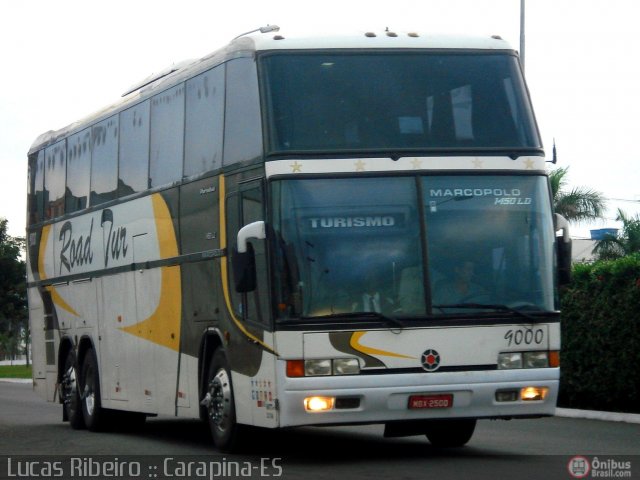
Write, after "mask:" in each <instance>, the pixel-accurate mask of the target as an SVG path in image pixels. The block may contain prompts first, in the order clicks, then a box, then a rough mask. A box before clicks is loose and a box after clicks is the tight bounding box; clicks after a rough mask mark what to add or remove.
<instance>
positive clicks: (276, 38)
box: [29, 27, 513, 154]
mask: <svg viewBox="0 0 640 480" xmlns="http://www.w3.org/2000/svg"><path fill="white" fill-rule="evenodd" d="M259 30H260V29H257V31H256V33H248V34H244V35H241V36H239V37H236V38H234V39H233V40H232V41H231V42H230V43H229V44H227V45H226V46H225V47H223V48H221V49H219V50H216V51H214V52H212V53H210V54H209V55H206V56H204V57H203V58H201V59H198V60H193V61H185V62H181V63H178V64H176V65H173V66H171V67H169V68H166V69H164V70H162V71H160V72H158V74H153V75H151V76H149V77H147V78H146V79H144V80H142V81H140V82H138V83H137V84H135V85H134V86H133V87H131V88H129V89H127V90H126V91H125V93H124V94H123V95H122V97H123V98H122V100H120V101H118V102H116V103H114V104H112V105H109V106H108V107H106V108H103V109H101V110H99V111H97V112H95V113H93V114H92V115H89V116H88V117H86V118H84V119H82V120H79V121H77V122H74V123H72V124H71V125H68V126H66V127H64V128H61V129H59V130H55V131H54V130H49V131H48V132H45V133H43V134H41V135H40V136H38V138H36V140H35V141H34V142H33V144H32V145H31V148H30V149H29V154H31V153H33V152H36V151H38V150H41V149H42V148H44V147H46V146H48V145H51V144H53V143H55V142H57V141H59V140H62V139H63V138H65V137H66V136H68V135H70V134H71V133H75V132H78V131H80V130H83V129H85V128H87V127H89V126H91V125H93V124H94V123H97V122H98V121H101V120H103V119H105V118H108V117H109V116H111V115H113V114H115V113H117V112H119V111H121V110H124V109H125V108H127V107H129V106H133V105H135V104H136V103H139V102H141V101H142V100H144V99H146V98H149V97H150V96H152V95H154V94H156V93H158V92H161V91H163V90H166V89H168V88H171V87H172V86H174V85H176V84H178V83H180V82H183V81H184V80H186V79H188V78H190V77H192V76H195V75H197V74H199V73H201V72H203V71H205V70H207V69H209V68H212V67H214V66H215V65H218V64H220V63H222V62H224V61H226V60H229V59H231V58H236V57H238V56H242V55H243V54H246V55H250V54H252V53H255V52H265V51H278V50H334V49H335V50H337V49H343V50H358V49H363V50H364V49H375V50H393V49H423V50H446V49H454V50H480V51H482V50H484V51H491V50H502V51H513V48H512V47H511V46H510V44H509V43H508V42H506V41H504V40H503V39H502V38H501V37H500V36H498V35H493V36H475V37H471V36H460V35H456V36H454V35H436V34H424V33H420V32H393V31H388V30H385V31H380V32H374V31H369V32H360V33H357V34H351V35H304V36H301V35H287V34H285V33H280V32H279V31H278V30H279V29H278V28H277V27H271V28H270V30H271V31H269V32H268V33H260V32H259Z"/></svg>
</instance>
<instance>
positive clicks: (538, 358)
mask: <svg viewBox="0 0 640 480" xmlns="http://www.w3.org/2000/svg"><path fill="white" fill-rule="evenodd" d="M548 366H549V354H548V353H547V352H524V368H547V367H548Z"/></svg>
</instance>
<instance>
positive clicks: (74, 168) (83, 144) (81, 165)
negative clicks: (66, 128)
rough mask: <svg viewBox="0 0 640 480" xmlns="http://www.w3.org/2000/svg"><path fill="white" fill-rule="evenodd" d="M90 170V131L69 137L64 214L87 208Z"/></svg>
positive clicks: (86, 130)
mask: <svg viewBox="0 0 640 480" xmlns="http://www.w3.org/2000/svg"><path fill="white" fill-rule="evenodd" d="M90 169H91V129H89V128H87V129H85V130H83V131H81V132H80V133H76V134H75V135H71V136H70V137H69V139H68V140H67V189H66V200H65V204H66V207H65V211H66V213H71V212H75V211H78V210H82V209H84V208H87V203H88V200H89V172H90Z"/></svg>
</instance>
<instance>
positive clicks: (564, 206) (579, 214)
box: [549, 167, 606, 222]
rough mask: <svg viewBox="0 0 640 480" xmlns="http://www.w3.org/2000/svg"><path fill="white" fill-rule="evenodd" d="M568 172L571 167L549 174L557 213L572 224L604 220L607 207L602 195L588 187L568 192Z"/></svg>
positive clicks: (558, 169) (576, 188)
mask: <svg viewBox="0 0 640 480" xmlns="http://www.w3.org/2000/svg"><path fill="white" fill-rule="evenodd" d="M568 171H569V167H562V168H557V169H555V170H553V171H551V172H549V181H550V183H551V192H552V194H553V205H554V208H555V211H556V213H559V214H560V215H562V216H563V217H564V218H566V219H567V220H568V221H570V222H583V221H587V222H589V221H593V220H596V219H598V218H602V216H603V214H604V211H605V207H606V201H605V199H604V197H603V196H602V194H601V193H599V192H597V191H595V190H592V189H590V188H587V187H575V188H573V189H572V190H569V191H567V190H566V189H565V187H566V185H567V173H568Z"/></svg>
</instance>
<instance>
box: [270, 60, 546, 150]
mask: <svg viewBox="0 0 640 480" xmlns="http://www.w3.org/2000/svg"><path fill="white" fill-rule="evenodd" d="M262 67H263V70H264V72H263V73H264V74H263V78H264V79H265V81H266V88H265V90H266V93H267V108H268V119H269V140H270V148H269V150H270V153H289V152H319V151H345V150H346V151H349V150H352V151H362V150H383V151H385V150H394V151H397V150H403V149H406V150H414V151H415V150H424V151H430V150H431V151H433V150H443V149H444V150H456V149H464V150H475V151H478V150H487V149H505V148H506V149H539V148H540V147H541V144H540V139H539V136H538V133H537V129H536V126H535V121H534V119H533V114H532V111H531V107H530V105H529V99H528V97H527V93H526V88H525V87H524V82H523V80H522V76H521V72H520V69H519V67H518V63H517V59H516V57H515V56H513V55H510V54H506V53H472V52H465V53H461V52H453V53H442V52H439V53H433V52H424V51H420V52H406V51H405V52H401V53H398V52H386V53H385V52H362V53H359V52H348V53H345V52H343V53H340V52H335V51H334V52H312V53H297V52H296V53H290V52H288V53H278V54H269V55H266V56H265V57H264V58H263V63H262Z"/></svg>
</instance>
